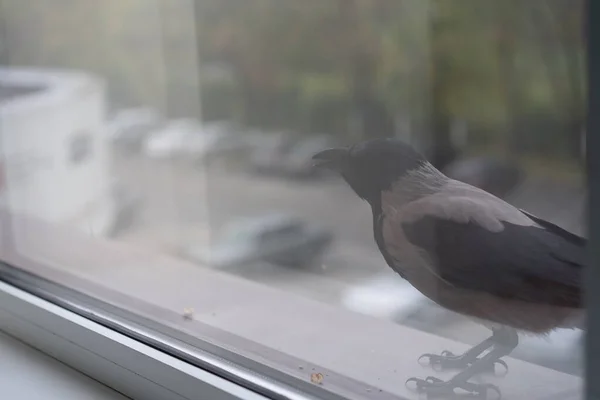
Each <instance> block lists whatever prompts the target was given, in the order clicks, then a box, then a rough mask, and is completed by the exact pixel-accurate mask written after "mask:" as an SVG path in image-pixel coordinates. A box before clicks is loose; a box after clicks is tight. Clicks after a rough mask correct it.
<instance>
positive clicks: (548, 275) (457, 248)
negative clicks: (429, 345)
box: [313, 139, 587, 398]
mask: <svg viewBox="0 0 600 400" xmlns="http://www.w3.org/2000/svg"><path fill="white" fill-rule="evenodd" d="M313 160H314V162H315V165H317V166H321V167H325V168H329V169H332V170H334V171H337V172H339V173H340V174H341V176H342V177H343V178H344V180H345V181H346V182H347V183H348V185H349V186H350V187H351V188H352V189H353V190H354V192H355V193H356V194H357V195H358V196H359V197H361V198H362V199H364V200H366V201H367V202H368V203H369V205H370V206H371V210H372V213H373V233H374V239H375V243H376V244H377V246H378V247H379V250H380V251H381V254H382V255H383V257H384V259H385V261H386V262H387V264H388V265H389V266H390V267H391V268H392V269H393V270H394V271H396V272H397V273H398V274H399V275H400V276H401V277H403V278H404V279H406V280H408V281H409V282H410V283H411V284H412V285H413V286H414V287H415V288H416V289H417V290H419V291H420V292H421V293H422V294H424V295H425V296H427V297H428V298H430V299H431V300H433V301H434V302H436V303H437V304H439V305H440V306H442V307H444V308H446V309H449V310H452V311H455V312H457V313H460V314H463V315H466V316H469V317H471V318H473V319H475V320H476V321H478V322H480V323H482V324H483V325H485V326H487V327H489V328H491V329H492V331H493V333H492V336H491V337H489V338H487V339H486V340H484V341H483V342H481V343H479V344H477V345H475V346H473V347H472V348H471V349H469V350H467V351H466V352H464V353H463V354H462V355H455V354H453V353H451V352H448V351H444V352H442V354H431V353H426V354H424V355H422V356H421V357H420V358H419V360H421V359H428V360H429V362H430V364H431V365H432V366H434V365H437V366H439V367H441V368H464V370H463V371H462V372H459V373H458V374H456V375H455V376H454V377H452V378H451V379H450V380H448V381H446V382H444V381H442V380H440V379H437V378H434V377H428V378H427V379H420V378H410V379H408V380H407V384H408V383H409V382H412V383H413V384H414V385H416V390H417V391H419V392H427V393H431V394H436V395H437V394H444V395H452V394H455V392H454V390H455V389H457V388H460V389H462V390H463V391H467V392H469V393H470V394H472V395H477V396H479V397H478V398H485V396H486V395H487V393H488V392H489V391H490V390H491V391H495V392H496V393H497V394H498V395H500V389H499V388H498V387H496V386H494V385H490V384H487V383H482V384H475V383H472V382H469V379H470V378H471V377H473V376H474V375H475V374H478V373H481V372H485V371H489V370H490V369H491V370H494V368H495V364H497V363H499V364H500V365H504V367H505V368H508V367H507V365H506V363H505V362H504V361H502V360H501V357H504V356H506V355H508V354H510V353H511V352H512V350H513V349H514V348H515V347H516V346H517V345H518V342H519V339H518V334H517V331H521V332H529V333H533V334H544V333H547V332H549V331H551V330H553V329H555V328H574V327H581V325H582V314H583V296H582V290H581V286H582V280H583V279H582V274H583V269H584V265H585V261H586V260H585V258H586V257H585V246H586V245H587V242H586V240H585V239H584V238H581V237H579V236H577V235H574V234H572V233H570V232H567V231H566V230H564V229H562V228H560V227H559V226H556V225H554V224H552V223H550V222H548V221H544V220H542V219H541V218H538V217H536V216H534V215H531V214H528V213H527V212H525V211H523V210H519V209H517V208H515V207H513V206H511V205H510V204H508V203H507V202H505V201H503V200H501V199H499V198H498V197H496V196H494V195H492V194H490V193H488V192H486V191H484V190H481V189H478V188H476V187H474V186H471V185H468V184H466V183H462V182H459V181H456V180H453V179H450V178H448V177H447V176H445V175H444V174H442V173H441V172H440V171H438V170H437V169H436V168H434V167H433V166H432V165H431V164H430V163H429V162H428V161H427V160H426V159H425V157H423V156H422V155H421V154H419V153H418V152H417V151H415V150H414V149H413V148H412V147H410V146H408V145H406V144H404V143H402V142H401V141H399V140H396V139H374V140H371V141H367V142H362V143H358V144H356V145H354V146H349V147H346V148H340V149H328V150H325V151H322V152H320V153H318V154H315V155H314V156H313ZM488 350H489V352H487V353H485V352H486V351H488ZM483 353H485V354H484V355H482V354H483ZM482 396H483V397H482Z"/></svg>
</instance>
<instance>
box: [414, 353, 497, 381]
mask: <svg viewBox="0 0 600 400" xmlns="http://www.w3.org/2000/svg"><path fill="white" fill-rule="evenodd" d="M423 360H428V361H426V362H423ZM477 360H479V358H477V357H474V358H467V357H464V356H457V355H454V353H452V352H450V351H448V350H444V351H442V352H441V354H431V353H426V354H423V355H422V356H420V357H419V359H418V362H419V364H421V365H423V366H427V365H429V366H431V368H433V369H434V370H436V371H443V370H449V369H465V368H467V367H470V366H471V365H472V364H473V363H474V362H475V361H477ZM496 364H499V365H501V366H502V367H503V369H504V372H503V373H498V374H497V373H496ZM481 372H491V373H493V374H494V375H496V376H504V375H506V374H507V373H508V365H507V364H506V362H504V360H501V359H498V360H495V361H494V363H492V364H489V365H488V366H486V367H485V369H483V370H482V371H481Z"/></svg>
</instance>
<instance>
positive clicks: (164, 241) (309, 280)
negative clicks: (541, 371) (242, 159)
mask: <svg viewBox="0 0 600 400" xmlns="http://www.w3.org/2000/svg"><path fill="white" fill-rule="evenodd" d="M207 171H208V172H207ZM114 172H115V175H116V176H117V177H119V178H120V179H122V180H123V181H124V183H125V184H126V185H127V187H129V188H130V189H132V190H134V191H136V192H138V193H139V194H140V195H141V196H142V198H143V199H144V200H143V202H144V203H143V205H142V209H141V210H140V216H139V218H138V219H137V221H136V224H135V226H133V227H132V228H131V229H130V230H129V231H127V232H125V233H124V234H123V235H121V236H120V237H119V239H120V240H124V241H127V242H129V243H132V244H134V245H136V246H146V247H148V248H152V249H153V250H157V249H160V250H163V251H166V252H171V253H173V252H175V251H176V250H177V248H178V247H180V246H182V245H185V244H190V243H193V242H195V241H198V242H200V243H206V242H207V241H209V240H211V239H212V238H214V236H215V235H218V234H219V231H220V230H221V229H222V228H223V227H224V226H225V225H226V224H227V223H228V222H233V221H235V220H236V219H237V218H239V217H248V216H256V215H262V214H268V213H272V212H281V211H283V212H289V213H291V214H294V215H297V216H299V217H302V218H303V219H304V220H306V221H308V222H313V223H316V224H320V225H323V226H325V227H327V228H329V229H331V231H332V232H334V234H335V239H334V244H333V246H332V248H331V249H330V251H329V252H328V253H327V254H326V256H325V257H324V258H323V259H322V260H321V262H320V263H319V265H316V266H313V267H307V268H305V269H293V268H283V267H274V266H268V265H257V266H248V267H247V268H241V267H240V268H239V269H237V270H236V271H232V272H233V273H235V274H236V275H241V276H244V277H246V278H248V279H251V280H256V281H260V282H262V283H264V284H268V285H271V286H275V287H279V288H282V289H285V290H288V291H292V292H297V293H299V294H302V295H305V296H308V297H311V298H313V299H316V300H322V301H327V302H334V303H335V302H337V300H338V299H339V295H340V293H341V292H342V291H343V290H344V289H346V288H347V287H348V286H349V285H351V284H356V283H359V282H361V281H362V279H364V278H365V277H367V276H370V275H372V274H374V273H375V272H377V271H380V270H381V269H382V268H384V267H385V263H384V260H383V258H382V256H381V255H380V254H379V252H378V250H377V248H376V246H375V244H374V241H373V239H372V228H371V224H372V222H371V212H370V209H369V207H368V206H367V204H366V203H364V202H362V201H361V200H360V199H358V198H356V196H354V195H353V194H352V193H351V192H350V189H349V188H347V187H346V186H345V185H343V184H342V182H341V181H339V180H335V179H332V180H327V181H321V182H291V181H285V180H281V179H276V178H261V177H258V176H256V175H251V174H249V173H244V172H243V171H236V172H227V171H225V170H223V169H222V168H219V169H218V168H217V166H215V167H214V168H208V170H207V169H203V168H202V167H198V166H195V167H194V166H192V165H189V164H185V163H178V162H171V161H166V162H156V161H152V160H146V159H143V158H130V159H128V160H124V159H119V160H116V162H115V171H114Z"/></svg>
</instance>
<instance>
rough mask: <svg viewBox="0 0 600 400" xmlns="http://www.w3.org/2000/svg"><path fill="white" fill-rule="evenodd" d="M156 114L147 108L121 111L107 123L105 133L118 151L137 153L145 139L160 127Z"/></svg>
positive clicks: (159, 120) (158, 117) (159, 119)
mask: <svg viewBox="0 0 600 400" xmlns="http://www.w3.org/2000/svg"><path fill="white" fill-rule="evenodd" d="M161 123H162V122H161V118H160V116H159V115H158V113H157V112H156V111H154V110H152V109H148V108H132V109H125V110H121V111H119V112H118V113H116V115H115V116H114V117H113V118H112V119H111V120H110V121H109V122H108V124H107V133H108V135H109V138H110V140H111V142H112V144H113V145H114V146H116V147H117V148H118V149H119V150H124V151H127V152H137V151H139V150H140V149H141V147H142V144H143V142H144V140H145V139H146V137H148V136H149V135H151V134H152V133H153V132H154V131H156V130H157V129H158V128H159V127H160V125H161Z"/></svg>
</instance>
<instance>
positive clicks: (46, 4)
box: [3, 0, 586, 154]
mask: <svg viewBox="0 0 600 400" xmlns="http://www.w3.org/2000/svg"><path fill="white" fill-rule="evenodd" d="M582 4H583V1H582V0H544V1H520V0H326V1H323V0H302V1H295V0H195V1H194V0H153V1H152V0H102V1H98V0H60V1H59V0H56V1H48V0H27V1H23V0H3V7H4V9H3V12H4V13H5V14H6V15H7V17H6V18H5V19H6V21H8V27H7V29H8V35H7V38H6V40H5V41H7V43H8V45H5V44H4V43H3V46H4V48H5V49H6V48H7V49H8V51H5V57H6V54H7V55H8V61H9V62H10V63H11V64H20V65H40V66H59V67H68V68H81V69H86V70H90V71H94V72H97V73H99V74H101V75H102V76H105V77H106V78H107V81H108V83H109V88H110V92H111V95H112V98H113V100H114V101H115V102H116V103H118V104H131V105H138V104H139V105H142V104H144V105H150V106H155V107H157V108H159V109H162V110H163V111H164V112H166V113H167V114H169V115H196V116H200V115H201V114H202V115H203V117H204V118H206V119H213V118H218V119H222V118H231V119H235V120H238V121H239V122H241V123H245V124H247V125H255V126H258V127H261V126H262V127H269V128H281V129H284V128H289V129H293V130H296V131H299V132H312V131H322V132H331V133H335V134H339V135H345V134H348V135H349V134H350V133H349V131H350V129H349V126H350V125H351V122H352V121H356V120H360V121H363V122H362V134H363V135H365V136H368V135H373V136H378V135H384V136H386V135H390V134H394V128H393V126H391V125H390V124H389V123H386V122H385V121H386V120H393V119H394V118H396V117H397V116H406V115H409V116H410V118H411V120H412V121H413V126H417V127H422V129H423V131H422V132H420V133H422V134H424V135H431V132H430V131H429V132H428V131H427V130H426V128H425V127H430V129H433V128H431V127H433V126H435V127H436V128H435V129H438V128H439V126H438V125H436V124H432V123H430V122H429V121H431V120H435V121H437V120H447V121H451V120H453V119H461V120H465V121H467V122H468V123H469V126H471V139H472V140H473V142H481V141H487V142H490V143H491V145H494V146H497V147H502V148H505V149H507V150H508V151H513V150H519V149H526V151H534V150H535V149H536V148H539V149H544V151H547V147H548V146H550V147H553V149H554V150H553V151H555V152H557V153H560V152H563V153H570V154H573V153H574V152H575V151H576V150H575V148H578V143H579V134H580V131H581V130H582V128H583V116H584V115H585V87H586V82H585V75H584V67H583V66H584V62H583V60H584V43H583V38H582V37H581V33H580V32H581V23H582V22H581V21H582V7H583V6H582ZM194 5H196V6H197V7H195V6H194ZM199 60H200V61H199ZM215 65H216V66H221V67H217V69H218V68H223V69H224V70H226V71H227V73H226V74H224V76H221V77H216V78H215V77H214V76H213V75H214V74H213V75H211V74H210V73H209V72H207V71H209V70H213V71H214V69H215V67H214V66H215ZM198 93H201V94H202V99H200V98H199V94H198ZM200 104H202V113H200ZM357 118H358V119H357ZM532 119H534V120H536V121H537V122H536V123H533V122H532ZM524 121H527V122H524ZM531 127H537V128H531ZM549 127H554V128H555V129H554V130H553V131H552V133H550V132H548V129H549ZM531 129H535V132H533V131H532V130H531ZM556 129H558V131H556ZM545 132H548V133H547V134H545ZM542 142H543V143H542ZM520 143H521V144H523V143H527V145H520Z"/></svg>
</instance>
